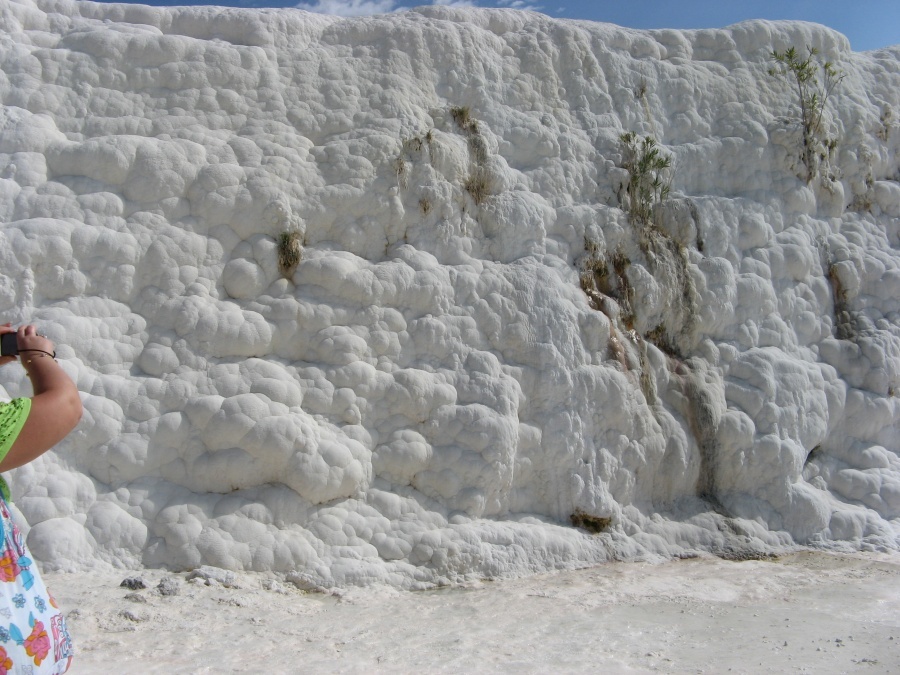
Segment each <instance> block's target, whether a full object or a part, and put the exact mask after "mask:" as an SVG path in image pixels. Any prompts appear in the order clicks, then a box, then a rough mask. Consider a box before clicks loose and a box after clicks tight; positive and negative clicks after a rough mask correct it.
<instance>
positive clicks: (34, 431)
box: [0, 325, 82, 471]
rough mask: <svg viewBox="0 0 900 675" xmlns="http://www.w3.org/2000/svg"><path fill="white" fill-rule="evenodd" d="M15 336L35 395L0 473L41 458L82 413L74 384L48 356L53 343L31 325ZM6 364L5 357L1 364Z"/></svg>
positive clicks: (0, 464) (1, 328)
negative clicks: (29, 410) (26, 417)
mask: <svg viewBox="0 0 900 675" xmlns="http://www.w3.org/2000/svg"><path fill="white" fill-rule="evenodd" d="M8 332H12V329H11V328H8V327H6V326H0V333H8ZM16 333H17V337H18V345H19V361H20V362H21V363H22V366H23V367H24V368H25V372H26V373H27V374H28V377H30V378H31V385H32V387H33V389H34V396H33V397H32V399H31V412H30V413H29V415H28V419H27V420H26V421H25V425H24V426H23V427H22V431H21V432H19V436H18V438H16V441H15V442H14V443H13V445H12V447H11V448H10V450H9V453H8V454H7V455H6V457H5V458H4V459H3V461H2V462H0V471H9V470H10V469H15V468H16V467H19V466H22V465H23V464H27V463H28V462H30V461H32V460H33V459H36V458H37V457H40V456H41V455H42V454H44V453H45V452H47V450H49V449H50V448H52V447H53V446H54V445H56V444H57V443H59V442H60V441H61V440H62V439H63V438H65V437H66V435H67V434H68V433H69V432H70V431H72V429H74V428H75V425H76V424H78V421H79V420H80V419H81V413H82V408H81V398H80V397H79V396H78V389H77V388H76V387H75V383H74V382H72V380H71V378H69V376H68V375H66V373H65V371H64V370H63V369H62V368H61V367H60V365H59V364H58V363H57V362H56V361H55V360H54V359H53V357H52V356H50V354H53V352H54V348H53V343H52V342H51V341H50V340H48V339H47V338H45V337H43V336H41V335H38V334H37V329H36V328H35V327H34V326H31V325H28V326H20V327H19V329H18V331H16ZM29 350H31V351H29ZM45 352H46V353H45ZM7 362H8V360H7V359H6V358H4V360H3V363H7ZM0 365H2V363H0Z"/></svg>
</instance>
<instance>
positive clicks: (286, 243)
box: [277, 230, 303, 279]
mask: <svg viewBox="0 0 900 675" xmlns="http://www.w3.org/2000/svg"><path fill="white" fill-rule="evenodd" d="M277 245H278V270H279V271H280V272H281V276H283V277H284V278H285V279H290V278H291V277H293V276H294V271H295V270H296V269H297V265H299V264H300V259H301V257H302V251H303V248H302V244H301V236H300V233H299V232H297V231H294V230H288V231H285V232H282V233H281V234H279V235H278V241H277Z"/></svg>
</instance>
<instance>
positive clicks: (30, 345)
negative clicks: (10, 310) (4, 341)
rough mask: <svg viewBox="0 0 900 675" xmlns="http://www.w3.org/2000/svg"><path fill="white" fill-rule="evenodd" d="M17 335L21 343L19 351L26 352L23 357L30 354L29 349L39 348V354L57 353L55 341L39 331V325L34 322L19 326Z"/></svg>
mask: <svg viewBox="0 0 900 675" xmlns="http://www.w3.org/2000/svg"><path fill="white" fill-rule="evenodd" d="M16 337H17V341H18V344H19V352H20V353H21V352H25V354H22V356H23V357H28V356H29V355H28V350H37V352H38V354H37V355H38V356H45V355H47V354H55V353H56V350H55V349H54V347H53V342H52V341H51V340H50V339H49V338H47V337H45V336H43V335H41V334H40V333H38V332H37V327H35V326H33V325H32V324H26V325H24V326H19V329H18V330H17V331H16ZM39 352H45V354H40V353H39ZM51 358H52V357H51Z"/></svg>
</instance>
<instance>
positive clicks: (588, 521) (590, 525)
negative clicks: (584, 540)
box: [569, 509, 612, 534]
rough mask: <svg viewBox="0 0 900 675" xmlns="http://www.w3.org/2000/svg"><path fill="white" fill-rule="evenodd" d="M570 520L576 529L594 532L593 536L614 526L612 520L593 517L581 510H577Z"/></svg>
mask: <svg viewBox="0 0 900 675" xmlns="http://www.w3.org/2000/svg"><path fill="white" fill-rule="evenodd" d="M569 520H570V521H571V522H572V525H574V526H575V527H580V528H581V529H583V530H587V531H588V532H592V533H593V534H600V533H601V532H606V531H608V530H609V528H610V526H611V525H612V518H608V517H603V516H593V515H591V514H590V513H587V512H586V511H582V510H581V509H578V510H576V511H575V513H573V514H572V515H571V516H569Z"/></svg>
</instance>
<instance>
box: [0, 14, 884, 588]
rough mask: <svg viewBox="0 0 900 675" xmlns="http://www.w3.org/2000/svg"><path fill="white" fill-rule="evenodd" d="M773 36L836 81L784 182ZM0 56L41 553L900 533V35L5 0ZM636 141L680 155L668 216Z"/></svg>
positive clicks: (206, 557)
mask: <svg viewBox="0 0 900 675" xmlns="http://www.w3.org/2000/svg"><path fill="white" fill-rule="evenodd" d="M791 46H794V47H796V48H797V49H798V50H799V52H800V53H801V55H802V54H805V53H806V47H807V46H810V47H815V48H816V49H817V50H818V51H819V57H817V58H821V59H823V60H825V59H827V60H829V61H831V62H833V63H834V65H835V67H836V68H838V69H839V70H840V71H842V72H843V73H844V75H845V77H844V80H843V81H842V82H841V83H840V84H839V86H838V87H837V88H836V89H835V91H834V93H833V94H832V96H831V97H830V98H829V99H828V101H827V105H826V108H825V115H824V120H823V130H825V131H826V132H827V134H828V135H829V136H830V137H832V138H835V139H837V145H836V147H835V148H834V149H833V151H831V153H830V156H826V157H824V158H820V159H821V166H820V170H819V174H818V176H816V177H815V178H814V179H813V180H812V181H811V182H809V183H807V180H806V176H804V175H803V174H804V170H803V167H802V166H801V163H800V154H801V149H802V145H801V133H800V126H799V122H798V105H797V103H798V102H797V94H796V90H795V87H794V86H792V84H791V82H790V81H789V80H787V79H785V78H779V77H777V76H774V75H771V74H770V73H769V69H770V68H771V67H772V66H773V62H772V60H771V56H770V55H771V52H772V51H773V50H778V51H781V50H784V49H787V48H788V47H791ZM0 63H2V73H0V98H2V101H0V103H2V107H0V195H2V199H0V219H2V222H3V226H2V230H0V260H2V267H0V270H2V276H0V310H2V311H0V316H2V317H4V318H5V319H6V320H9V321H12V322H13V323H14V324H15V323H19V322H23V321H33V322H37V323H39V324H40V326H41V327H42V329H43V330H44V331H45V332H46V333H47V334H48V335H49V336H50V337H51V338H53V339H54V340H55V341H56V342H57V344H58V351H59V355H60V362H61V363H62V365H63V367H64V368H65V369H66V371H67V372H68V373H69V374H70V375H71V376H72V377H73V378H74V379H75V380H76V382H77V384H78V387H79V389H80V391H81V392H82V400H83V402H84V408H85V414H84V419H83V421H82V422H81V424H80V426H79V427H78V429H77V430H76V431H75V432H74V433H73V434H72V435H71V436H70V437H69V438H68V439H66V440H65V441H64V442H63V443H62V444H61V445H60V446H59V447H58V448H57V449H56V450H55V451H54V452H52V453H49V454H48V455H45V456H44V457H43V458H42V459H40V460H38V461H36V462H34V463H32V464H31V465H28V466H26V467H24V468H21V469H19V470H17V471H15V472H14V473H13V474H12V475H11V476H10V480H11V483H12V485H13V493H14V498H15V500H16V503H17V505H18V508H19V509H20V510H21V512H22V514H23V515H24V517H25V518H26V519H27V521H28V522H29V523H30V524H31V529H30V532H29V535H28V541H29V544H30V546H31V550H32V551H33V553H34V554H35V556H36V557H37V558H39V559H40V560H41V561H42V563H43V564H44V566H45V567H48V568H50V569H56V570H61V571H73V570H79V569H87V568H90V567H91V566H100V567H110V566H111V567H114V568H135V567H142V566H143V567H166V568H169V569H171V570H184V569H189V568H196V567H200V566H201V565H207V566H212V567H218V568H224V569H229V570H245V571H262V572H274V573H281V574H284V575H285V576H286V577H290V578H293V579H300V580H302V582H303V583H304V584H305V585H307V586H309V587H312V588H326V589H327V588H330V587H332V586H336V585H337V586H341V585H354V584H367V583H372V582H385V583H389V584H393V585H396V586H399V587H405V588H417V587H423V586H428V585H433V584H441V583H448V582H450V583H452V582H455V581H460V580H464V579H466V578H476V577H499V576H516V575H522V574H526V573H530V572H534V571H539V570H547V569H554V568H557V569H559V568H570V567H577V566H583V565H585V564H589V563H592V562H598V561H603V560H608V559H612V558H616V559H638V558H643V559H651V558H652V559H656V558H660V557H665V556H675V555H682V554H689V553H691V552H692V551H699V550H708V551H713V552H719V553H722V552H724V554H726V555H737V556H741V555H753V554H754V553H760V552H765V551H779V550H785V549H789V548H791V547H796V546H797V545H811V546H818V547H825V548H831V549H848V550H849V549H857V550H872V549H877V550H885V551H892V550H897V549H898V548H900V456H898V453H900V397H898V393H900V184H898V179H900V129H898V127H897V116H898V113H900V47H893V48H889V49H883V50H879V51H874V52H865V53H855V52H853V51H851V50H850V46H849V43H848V41H847V39H846V38H845V37H844V36H842V35H840V34H838V33H836V32H834V31H833V30H830V29H828V28H825V27H823V26H819V25H814V24H808V23H800V22H767V21H751V22H746V23H741V24H737V25H734V26H730V27H728V28H724V29H721V30H697V31H676V30H658V31H636V30H630V29H625V28H620V27H617V26H613V25H610V24H602V23H591V22H579V21H560V20H553V19H550V18H548V17H546V16H542V15H540V14H536V13H530V12H520V11H512V10H476V9H459V8H450V7H428V8H421V9H417V10H413V11H409V12H403V13H398V14H391V15H386V16H379V17H368V18H357V19H339V18H335V17H326V16H319V15H314V14H309V13H305V12H302V11H299V10H238V9H222V8H209V7H189V8H184V7H182V8H150V7H143V6H136V5H106V4H93V3H90V2H74V1H72V0H0ZM463 112H467V113H468V115H469V119H468V121H467V120H465V119H463V117H464V115H462V114H461V113H463ZM630 131H634V132H636V133H638V134H640V135H641V136H652V137H653V138H655V139H656V140H658V141H659V143H660V148H661V150H662V152H663V153H664V154H666V155H669V156H671V157H672V158H673V170H672V191H671V194H670V197H669V199H668V200H667V201H666V202H665V203H664V204H663V205H662V207H661V208H660V209H658V210H657V212H656V217H657V220H658V223H659V227H658V228H643V227H639V226H636V225H633V224H632V223H631V222H630V221H629V218H628V215H627V213H626V211H625V210H623V208H622V206H624V205H625V204H624V202H623V201H622V200H623V183H624V182H626V181H627V177H628V173H627V172H626V171H625V170H624V169H623V168H621V167H622V165H623V161H624V160H623V150H622V145H621V142H620V136H621V135H622V134H623V133H625V132H630ZM823 154H827V153H823ZM476 188H477V189H476ZM289 232H295V233H296V236H298V237H299V241H300V243H301V244H302V246H301V249H300V250H301V258H302V259H301V260H300V262H299V264H298V265H297V266H296V267H295V268H291V269H287V270H286V271H285V272H284V273H283V272H282V270H281V269H280V267H279V253H278V251H279V238H280V236H281V235H282V234H283V233H289ZM604 256H610V257H609V259H608V260H609V261H610V262H609V266H608V269H607V274H606V277H604V278H601V277H602V274H598V276H597V278H598V279H600V281H601V282H603V283H600V284H599V286H598V289H597V290H596V291H595V292H593V295H592V297H589V296H588V295H587V294H586V292H585V291H583V290H582V286H581V283H580V279H581V277H582V275H583V274H585V273H586V271H587V270H588V267H589V266H590V265H591V263H592V261H594V262H596V261H598V260H600V259H602V258H603V257H604ZM613 259H615V261H616V262H615V264H613V262H611V261H613ZM613 267H614V268H615V270H613V269H612V268H613ZM620 277H621V278H620ZM622 280H626V281H627V284H628V286H629V287H630V290H623V285H622V284H623V281H622ZM604 283H608V285H607V286H605V285H604ZM616 284H618V286H617V285H616ZM617 289H618V290H617ZM595 307H600V308H601V309H602V310H603V311H599V310H598V309H595ZM629 307H630V309H629ZM657 345H661V346H663V347H665V348H666V349H665V351H661V350H660V348H658V346H657ZM0 385H2V387H3V388H5V390H6V393H7V394H8V395H9V396H17V395H30V388H29V385H28V383H27V379H26V378H24V377H23V375H22V371H21V369H20V368H19V367H18V366H17V365H12V366H7V367H6V368H4V369H3V372H2V374H0ZM573 514H575V515H576V520H577V522H578V524H581V525H587V526H591V527H592V528H593V529H599V530H604V531H603V532H601V533H599V534H598V533H593V532H591V531H589V530H590V529H591V527H589V528H588V529H582V528H580V527H573V526H572V521H571V520H570V519H571V517H572V516H573Z"/></svg>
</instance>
